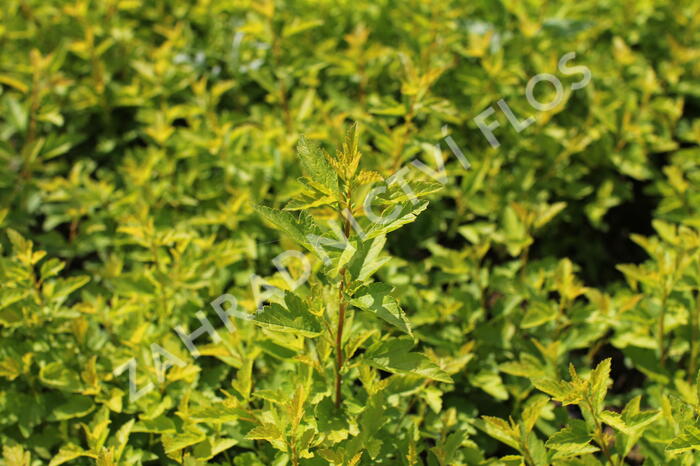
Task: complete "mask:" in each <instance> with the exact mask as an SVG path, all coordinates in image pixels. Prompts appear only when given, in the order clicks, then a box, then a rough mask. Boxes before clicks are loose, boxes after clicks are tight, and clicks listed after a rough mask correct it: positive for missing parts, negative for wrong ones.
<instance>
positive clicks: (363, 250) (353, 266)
mask: <svg viewBox="0 0 700 466" xmlns="http://www.w3.org/2000/svg"><path fill="white" fill-rule="evenodd" d="M385 243H386V236H377V237H376V238H374V239H372V240H370V241H364V242H362V243H361V244H360V245H359V246H358V248H357V251H356V252H355V254H354V255H353V257H352V259H351V260H350V262H349V263H348V266H347V270H348V272H350V276H351V277H352V279H353V280H357V281H360V282H363V281H365V280H367V279H368V278H369V277H371V276H372V275H373V274H374V273H375V272H376V271H377V270H378V269H379V268H380V267H381V266H382V265H384V264H386V263H387V262H388V261H390V260H391V257H389V256H384V257H381V253H382V251H383V250H384V244H385Z"/></svg>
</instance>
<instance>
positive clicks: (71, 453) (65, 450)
mask: <svg viewBox="0 0 700 466" xmlns="http://www.w3.org/2000/svg"><path fill="white" fill-rule="evenodd" d="M81 456H89V457H90V458H97V455H95V454H93V453H90V452H87V451H85V450H83V449H82V448H80V447H78V446H76V445H73V444H70V443H69V444H68V445H64V446H62V447H61V449H60V450H59V451H58V453H56V456H54V457H53V459H51V462H50V463H49V466H58V465H59V464H63V463H67V462H68V461H72V460H74V459H76V458H80V457H81Z"/></svg>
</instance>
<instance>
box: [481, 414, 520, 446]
mask: <svg viewBox="0 0 700 466" xmlns="http://www.w3.org/2000/svg"><path fill="white" fill-rule="evenodd" d="M475 424H476V426H477V427H478V428H479V429H481V430H483V431H484V432H486V433H487V434H488V435H489V436H491V437H493V438H495V439H496V440H498V441H499V442H502V443H505V444H506V445H508V446H509V447H511V448H514V449H516V450H518V451H520V439H519V436H518V434H517V432H516V431H515V430H513V428H512V427H511V426H510V425H509V424H508V423H507V422H506V421H504V420H503V419H500V418H497V417H492V416H481V419H478V420H476V421H475Z"/></svg>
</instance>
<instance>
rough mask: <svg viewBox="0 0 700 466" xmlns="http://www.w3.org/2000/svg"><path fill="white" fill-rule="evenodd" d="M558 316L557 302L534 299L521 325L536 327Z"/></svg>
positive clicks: (525, 327) (522, 326) (523, 326)
mask: <svg viewBox="0 0 700 466" xmlns="http://www.w3.org/2000/svg"><path fill="white" fill-rule="evenodd" d="M556 318H557V309H556V304H555V303H553V302H549V301H533V302H531V303H530V304H529V305H528V307H527V311H526V312H525V315H524V316H523V320H522V321H521V322H520V327H521V328H524V329H527V328H534V327H538V326H540V325H542V324H545V323H547V322H550V321H552V320H554V319H556Z"/></svg>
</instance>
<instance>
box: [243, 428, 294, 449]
mask: <svg viewBox="0 0 700 466" xmlns="http://www.w3.org/2000/svg"><path fill="white" fill-rule="evenodd" d="M245 437H246V438H247V439H250V440H267V441H268V442H270V444H272V446H273V447H275V448H277V449H278V450H280V451H287V444H286V443H285V441H284V438H283V433H282V431H280V430H279V429H278V428H277V426H276V425H275V424H271V423H266V424H262V425H259V426H257V427H254V428H253V429H252V430H251V431H249V432H248V433H247V434H246V436H245Z"/></svg>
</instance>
